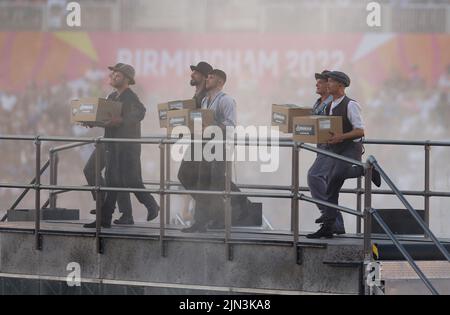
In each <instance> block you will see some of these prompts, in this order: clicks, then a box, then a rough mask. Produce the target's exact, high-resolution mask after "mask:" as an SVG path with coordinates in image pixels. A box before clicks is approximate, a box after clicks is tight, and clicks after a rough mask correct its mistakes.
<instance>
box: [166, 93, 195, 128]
mask: <svg viewBox="0 0 450 315" xmlns="http://www.w3.org/2000/svg"><path fill="white" fill-rule="evenodd" d="M195 108H196V103H195V100H194V99H189V100H180V101H170V102H166V103H161V104H158V117H159V126H160V127H161V128H167V112H168V111H169V110H175V109H195Z"/></svg>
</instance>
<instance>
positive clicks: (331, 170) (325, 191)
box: [307, 71, 379, 238]
mask: <svg viewBox="0 0 450 315" xmlns="http://www.w3.org/2000/svg"><path fill="white" fill-rule="evenodd" d="M326 76H327V77H328V91H329V93H330V95H331V96H332V97H333V101H332V102H331V103H330V104H328V105H327V107H326V109H325V113H326V115H332V116H341V117H342V122H343V133H335V134H331V138H330V140H329V141H328V144H327V147H326V149H327V150H329V151H331V152H334V153H336V154H339V155H342V156H345V157H348V158H351V159H354V160H358V161H361V156H362V150H363V148H362V138H363V137H364V122H363V119H362V116H361V106H360V105H359V104H358V102H356V101H355V100H352V99H350V98H349V97H348V96H346V95H345V89H346V88H347V87H348V86H349V85H350V78H349V77H348V75H347V74H345V73H344V72H341V71H331V72H329V73H327V74H326ZM321 164H322V167H323V168H324V169H325V170H326V171H327V172H328V176H327V178H326V181H323V180H321V179H319V178H318V177H317V176H315V175H314V174H311V173H309V174H308V185H309V187H310V189H311V194H312V195H314V194H315V195H317V196H321V197H322V198H320V199H321V200H324V201H327V202H330V203H333V204H336V205H337V204H338V200H339V192H340V190H341V188H342V186H343V184H344V181H345V179H347V178H355V177H359V176H361V175H362V170H361V168H360V167H355V165H351V164H349V163H346V162H343V161H340V160H337V159H333V158H331V157H323V159H322V162H321ZM374 182H376V184H379V182H378V181H377V180H374ZM321 210H322V211H323V215H322V216H321V218H319V220H318V221H319V223H321V224H322V226H321V228H320V229H319V230H318V231H317V232H315V233H312V234H308V235H307V237H308V238H321V237H325V238H332V237H333V233H334V228H335V227H334V226H335V223H336V220H337V216H338V213H339V212H338V210H336V209H335V208H331V207H323V208H322V209H321Z"/></svg>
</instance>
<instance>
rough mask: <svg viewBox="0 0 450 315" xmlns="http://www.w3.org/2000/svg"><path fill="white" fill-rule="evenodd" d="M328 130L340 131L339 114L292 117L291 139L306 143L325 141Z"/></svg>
mask: <svg viewBox="0 0 450 315" xmlns="http://www.w3.org/2000/svg"><path fill="white" fill-rule="evenodd" d="M330 132H333V133H342V117H341V116H306V117H295V118H294V132H293V137H292V138H293V140H294V141H297V142H307V143H327V142H328V140H329V139H330V137H331V135H330Z"/></svg>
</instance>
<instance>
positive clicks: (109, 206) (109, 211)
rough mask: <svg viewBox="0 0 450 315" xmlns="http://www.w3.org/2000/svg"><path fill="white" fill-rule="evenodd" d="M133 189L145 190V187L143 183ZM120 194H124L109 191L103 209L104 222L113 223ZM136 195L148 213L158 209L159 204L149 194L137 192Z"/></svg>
mask: <svg viewBox="0 0 450 315" xmlns="http://www.w3.org/2000/svg"><path fill="white" fill-rule="evenodd" d="M132 188H143V189H145V186H144V184H142V183H141V184H139V185H136V186H135V187H132ZM120 194H122V193H119V192H116V191H109V192H108V193H107V194H106V198H105V202H104V204H103V207H102V222H111V219H112V215H113V213H114V208H115V206H116V201H118V196H119V195H120ZM129 195H130V194H129V193H128V196H129ZM134 195H135V196H136V198H137V200H139V202H140V203H142V204H143V205H145V207H146V208H147V210H148V211H154V210H155V209H157V207H158V204H157V203H156V200H155V198H154V197H153V196H152V195H151V194H150V193H149V192H135V193H134Z"/></svg>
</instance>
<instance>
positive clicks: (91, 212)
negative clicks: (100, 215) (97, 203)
mask: <svg viewBox="0 0 450 315" xmlns="http://www.w3.org/2000/svg"><path fill="white" fill-rule="evenodd" d="M89 213H90V214H96V213H97V210H96V209H92V210H91V211H89Z"/></svg>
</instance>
